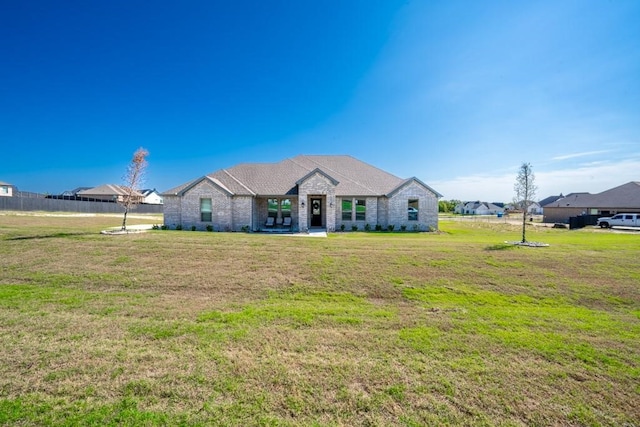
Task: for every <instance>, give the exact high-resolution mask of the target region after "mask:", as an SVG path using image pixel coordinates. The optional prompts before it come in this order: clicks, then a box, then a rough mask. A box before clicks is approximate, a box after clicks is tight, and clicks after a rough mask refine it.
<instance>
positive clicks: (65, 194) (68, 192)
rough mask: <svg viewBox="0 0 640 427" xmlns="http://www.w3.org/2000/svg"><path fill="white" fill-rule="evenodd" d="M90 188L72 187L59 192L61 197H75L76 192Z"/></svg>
mask: <svg viewBox="0 0 640 427" xmlns="http://www.w3.org/2000/svg"><path fill="white" fill-rule="evenodd" d="M89 189H91V187H78V188H74V189H73V190H66V191H63V192H62V194H60V196H61V197H63V198H65V197H76V196H78V193H79V192H81V191H84V190H89Z"/></svg>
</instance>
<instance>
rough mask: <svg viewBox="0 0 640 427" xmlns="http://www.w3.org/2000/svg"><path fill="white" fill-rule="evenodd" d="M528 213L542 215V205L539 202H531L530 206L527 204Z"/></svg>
mask: <svg viewBox="0 0 640 427" xmlns="http://www.w3.org/2000/svg"><path fill="white" fill-rule="evenodd" d="M527 213H528V214H530V215H541V214H542V206H540V203H538V202H531V203H530V204H529V206H527Z"/></svg>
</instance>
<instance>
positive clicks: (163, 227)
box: [160, 224, 169, 230]
mask: <svg viewBox="0 0 640 427" xmlns="http://www.w3.org/2000/svg"><path fill="white" fill-rule="evenodd" d="M160 229H161V230H168V229H169V226H168V225H166V224H162V225H161V226H160Z"/></svg>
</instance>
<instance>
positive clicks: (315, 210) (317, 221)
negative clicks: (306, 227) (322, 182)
mask: <svg viewBox="0 0 640 427" xmlns="http://www.w3.org/2000/svg"><path fill="white" fill-rule="evenodd" d="M311 226H312V227H322V199H311Z"/></svg>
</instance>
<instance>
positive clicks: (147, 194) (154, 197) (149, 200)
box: [140, 188, 162, 205]
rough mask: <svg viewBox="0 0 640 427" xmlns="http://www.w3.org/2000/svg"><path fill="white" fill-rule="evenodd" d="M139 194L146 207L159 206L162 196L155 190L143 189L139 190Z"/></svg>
mask: <svg viewBox="0 0 640 427" xmlns="http://www.w3.org/2000/svg"><path fill="white" fill-rule="evenodd" d="M140 193H142V195H143V196H144V200H143V202H142V203H146V204H148V205H161V204H162V196H161V195H160V193H158V191H156V189H155V188H154V189H149V188H147V189H145V190H140Z"/></svg>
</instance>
